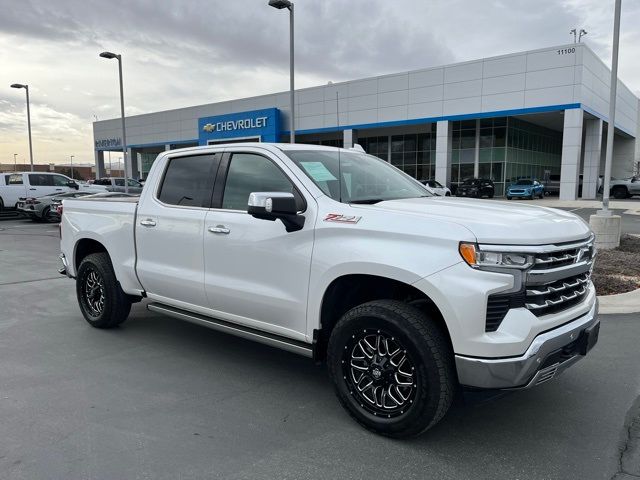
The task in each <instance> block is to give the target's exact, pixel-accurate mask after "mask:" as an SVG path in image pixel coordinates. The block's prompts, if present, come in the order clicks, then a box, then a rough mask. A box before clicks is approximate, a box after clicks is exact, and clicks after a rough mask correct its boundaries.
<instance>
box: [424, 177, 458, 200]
mask: <svg viewBox="0 0 640 480" xmlns="http://www.w3.org/2000/svg"><path fill="white" fill-rule="evenodd" d="M420 182H422V184H423V185H424V186H425V187H427V189H428V190H429V191H430V192H431V193H434V194H435V195H438V196H440V197H450V196H451V190H449V189H448V188H447V187H445V186H444V185H442V184H441V183H440V182H437V181H435V180H420Z"/></svg>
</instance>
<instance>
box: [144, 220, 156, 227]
mask: <svg viewBox="0 0 640 480" xmlns="http://www.w3.org/2000/svg"><path fill="white" fill-rule="evenodd" d="M140 225H142V226H143V227H155V226H156V221H155V220H151V219H150V218H147V219H146V220H140Z"/></svg>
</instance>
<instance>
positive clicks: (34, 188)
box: [0, 172, 80, 210]
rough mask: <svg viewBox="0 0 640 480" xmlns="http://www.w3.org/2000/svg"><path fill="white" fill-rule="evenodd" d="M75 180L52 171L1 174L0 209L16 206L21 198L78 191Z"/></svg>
mask: <svg viewBox="0 0 640 480" xmlns="http://www.w3.org/2000/svg"><path fill="white" fill-rule="evenodd" d="M79 188H80V187H79V185H78V184H77V183H76V181H75V180H72V179H71V178H69V177H67V176H66V175H61V174H59V173H50V172H18V173H3V174H0V210H2V209H3V208H16V205H17V203H18V200H19V199H20V198H27V197H34V198H35V197H42V196H45V195H50V194H52V193H64V192H71V191H77V190H78V189H79Z"/></svg>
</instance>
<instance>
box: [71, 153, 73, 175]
mask: <svg viewBox="0 0 640 480" xmlns="http://www.w3.org/2000/svg"><path fill="white" fill-rule="evenodd" d="M71 180H73V155H71Z"/></svg>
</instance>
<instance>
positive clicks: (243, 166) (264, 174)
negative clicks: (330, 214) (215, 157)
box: [222, 153, 304, 211]
mask: <svg viewBox="0 0 640 480" xmlns="http://www.w3.org/2000/svg"><path fill="white" fill-rule="evenodd" d="M252 192H290V193H293V194H294V195H295V197H296V204H297V206H298V210H304V200H303V198H302V196H301V195H300V194H299V193H298V191H297V190H296V189H295V187H294V186H293V184H292V183H291V181H290V180H289V179H288V178H287V176H286V175H285V174H284V173H283V172H282V170H280V169H279V168H278V167H277V166H276V165H275V164H274V163H273V162H272V161H271V160H269V159H268V158H266V157H263V156H262V155H256V154H253V153H236V154H234V155H233V157H231V163H230V164H229V171H228V172H227V180H226V182H225V186H224V196H223V197H222V208H224V209H228V210H244V211H246V210H247V203H248V201H249V194H250V193H252Z"/></svg>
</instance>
